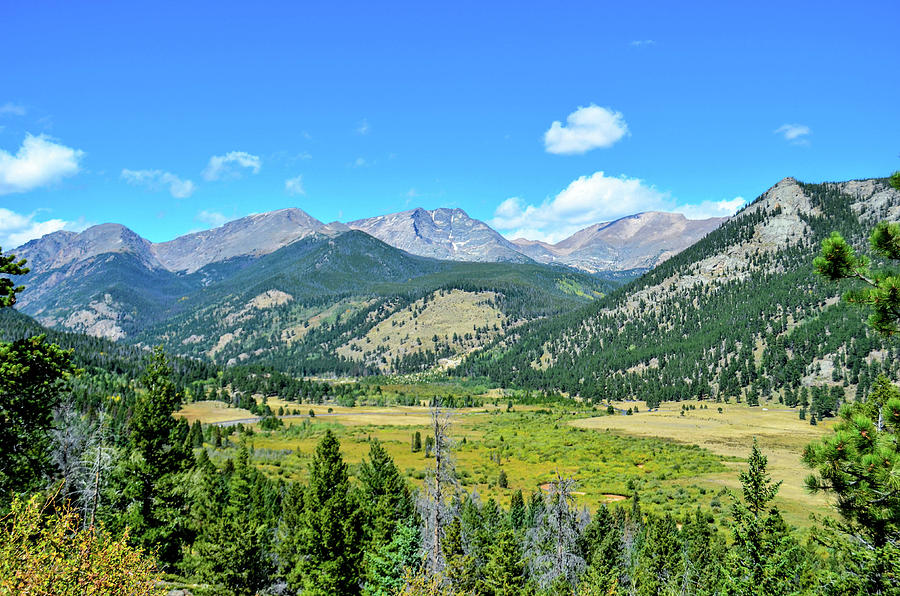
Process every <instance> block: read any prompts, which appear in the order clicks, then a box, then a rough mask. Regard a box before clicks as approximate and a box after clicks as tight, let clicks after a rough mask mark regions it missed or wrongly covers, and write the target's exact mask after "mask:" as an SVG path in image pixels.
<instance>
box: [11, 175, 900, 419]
mask: <svg viewBox="0 0 900 596" xmlns="http://www.w3.org/2000/svg"><path fill="white" fill-rule="evenodd" d="M880 219H892V220H897V219H900V192H897V191H895V190H893V189H891V188H890V187H889V185H887V183H886V182H885V181H884V180H858V181H849V182H840V183H825V184H806V183H802V182H799V181H797V180H795V179H793V178H786V179H784V180H782V181H781V182H779V183H778V184H776V185H775V186H773V187H772V188H771V189H769V190H768V191H767V192H766V193H764V194H763V195H761V196H760V197H759V198H757V199H756V200H755V201H754V202H752V203H751V204H749V205H748V206H746V207H745V208H744V209H742V210H741V211H740V212H739V213H738V214H737V215H735V216H734V217H732V218H730V219H728V220H727V221H724V222H723V221H721V220H705V221H691V220H687V219H685V218H684V217H683V216H680V215H674V214H665V213H642V214H637V215H635V216H631V217H627V218H622V219H620V220H617V221H614V222H609V223H603V224H597V225H594V226H590V227H588V228H586V229H584V230H582V231H580V232H578V233H576V234H574V235H573V236H572V237H570V238H568V239H566V240H564V241H562V242H559V243H557V244H555V245H551V244H543V243H537V242H529V241H524V240H517V241H515V242H509V241H507V240H505V239H504V238H503V237H502V236H501V235H499V234H497V233H496V232H494V231H493V230H491V229H490V227H489V226H487V225H486V224H484V223H483V222H479V221H477V220H473V219H471V218H469V217H468V216H467V215H466V214H465V213H464V212H463V211H461V210H449V209H445V210H435V211H433V212H429V211H425V210H412V211H407V212H403V213H398V214H394V215H389V216H384V217H380V218H372V219H368V220H360V221H355V222H351V223H350V224H349V225H343V224H337V223H333V224H324V223H322V222H319V221H318V220H315V219H314V218H312V217H310V216H308V215H307V214H305V213H304V212H303V211H301V210H299V209H285V210H280V211H274V212H271V213H265V214H259V215H252V216H249V217H246V218H242V219H240V220H236V221H234V222H230V223H228V224H226V225H224V226H222V227H219V228H215V229H213V230H209V231H205V232H198V233H195V234H189V235H187V236H182V237H180V238H176V239H174V240H172V241H169V242H165V243H159V244H154V243H151V242H148V241H147V240H145V239H143V238H141V237H140V236H138V235H137V234H135V233H134V232H132V231H131V230H129V229H128V228H125V227H124V226H121V225H117V224H103V225H100V226H94V227H92V228H89V229H87V230H85V231H84V232H82V233H80V234H76V233H72V232H56V233H54V234H50V235H48V236H45V237H44V238H41V239H38V240H34V241H31V242H29V243H27V244H26V245H24V246H22V247H20V248H18V249H16V250H15V251H13V252H14V253H15V254H16V255H17V256H20V257H24V258H27V259H28V261H29V266H30V267H31V268H32V270H31V273H29V274H28V275H27V276H25V279H24V280H23V281H22V283H23V284H24V285H25V286H26V290H25V291H24V292H23V293H22V294H21V295H20V299H19V303H18V308H19V309H20V310H21V311H22V312H24V313H27V314H29V315H32V316H34V317H35V318H36V319H37V320H38V321H40V322H41V323H43V324H45V325H48V326H51V327H55V328H59V329H65V330H71V331H78V332H84V333H88V334H91V335H95V336H101V337H106V338H110V339H115V340H121V341H124V342H128V343H132V344H137V345H155V344H164V345H165V346H166V347H167V349H169V350H170V351H171V352H172V353H174V354H178V355H182V356H187V357H192V358H200V359H211V360H213V361H215V362H218V363H221V364H235V363H241V362H259V363H264V364H268V365H271V366H274V367H277V368H279V369H281V370H285V371H287V372H292V373H295V374H372V373H392V372H415V371H421V370H428V369H431V368H434V367H436V366H439V367H447V368H448V369H452V370H453V372H454V374H462V375H472V376H479V377H490V378H491V379H493V380H494V381H496V382H498V383H500V384H502V385H508V386H517V385H518V386H526V387H534V388H540V389H543V390H556V391H562V392H564V393H567V394H570V395H581V396H584V397H587V398H589V399H596V398H598V397H601V396H602V397H614V398H622V399H630V398H634V397H638V396H641V398H642V399H643V398H645V397H647V398H650V401H653V400H668V399H679V398H680V397H683V396H686V395H697V394H698V392H699V393H700V394H708V395H720V396H722V395H723V396H726V397H737V398H740V399H752V398H753V396H754V395H759V394H761V393H763V392H777V393H778V394H779V396H780V397H781V398H782V399H785V400H788V401H790V400H794V399H797V395H799V393H798V391H799V389H800V388H802V387H811V386H819V385H823V386H830V387H836V388H838V389H836V391H842V392H844V393H845V394H848V395H849V394H850V393H852V392H853V391H859V390H860V388H863V389H865V388H866V387H867V386H868V385H869V384H871V381H872V379H874V377H875V376H876V375H877V374H878V373H879V372H889V373H891V374H895V373H898V372H900V371H897V370H894V369H895V368H896V367H897V364H895V363H896V362H898V361H900V360H898V358H896V353H895V352H896V350H895V349H894V348H892V347H891V346H889V345H886V344H885V343H884V342H883V341H882V340H881V339H880V338H878V337H873V336H872V335H871V334H870V333H869V332H868V330H867V329H866V328H865V326H864V322H863V318H862V317H860V316H859V315H858V313H848V308H849V307H847V306H846V305H845V304H843V303H841V302H839V301H838V300H837V299H836V298H835V296H836V294H837V293H838V290H839V288H833V287H830V286H827V285H826V284H824V283H822V282H821V281H820V280H819V279H818V278H816V277H815V276H814V275H813V273H812V269H811V262H812V258H813V257H814V256H815V254H816V252H817V251H818V247H819V245H820V243H821V240H822V239H823V238H825V237H826V236H827V235H828V234H830V233H831V232H832V231H834V230H837V231H840V232H841V233H843V234H844V236H845V237H847V238H848V239H850V241H851V242H853V243H854V244H855V245H857V246H858V247H862V248H864V247H865V245H866V236H867V234H868V231H869V230H870V229H871V226H872V225H873V224H874V223H875V222H876V221H878V220H880ZM376 236H381V237H382V238H385V239H387V240H390V241H391V242H390V243H388V242H385V241H382V240H379V239H378V238H377V237H376ZM691 238H699V240H697V241H696V242H693V243H691ZM391 244H395V245H398V246H400V247H402V250H401V248H398V247H397V246H392V245H391ZM679 250H680V252H678V251H679ZM416 253H424V254H425V255H428V256H422V255H421V254H416ZM435 257H440V258H435ZM574 259H579V268H574V267H572V266H571V265H572V261H573V260H574ZM541 261H545V262H541ZM609 267H618V268H620V270H621V269H632V270H637V271H638V272H640V271H642V270H644V269H647V268H649V267H652V268H650V269H649V270H648V271H647V272H646V273H644V274H642V275H640V277H637V278H634V279H633V280H632V281H629V282H627V283H624V284H622V283H620V282H619V281H614V280H609V279H604V277H603V276H600V275H596V274H589V273H587V272H586V271H585V269H591V270H596V271H604V272H606V273H608V272H609V271H610V269H608V268H609ZM860 363H862V364H860Z"/></svg>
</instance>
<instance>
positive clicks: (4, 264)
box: [0, 248, 29, 308]
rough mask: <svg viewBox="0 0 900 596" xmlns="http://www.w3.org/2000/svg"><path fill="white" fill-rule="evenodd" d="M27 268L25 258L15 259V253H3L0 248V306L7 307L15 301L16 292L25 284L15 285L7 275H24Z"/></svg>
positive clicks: (23, 287)
mask: <svg viewBox="0 0 900 596" xmlns="http://www.w3.org/2000/svg"><path fill="white" fill-rule="evenodd" d="M28 271H29V269H28V268H27V267H26V266H25V259H21V260H19V261H16V255H5V256H4V254H3V248H0V276H2V277H0V308H7V307H9V306H13V305H14V304H15V303H16V294H18V293H19V292H21V291H22V290H24V289H25V286H17V285H16V284H15V282H13V280H12V279H11V278H9V277H6V276H7V275H25V274H26V273H28Z"/></svg>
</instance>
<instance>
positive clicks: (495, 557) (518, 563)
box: [482, 529, 526, 596]
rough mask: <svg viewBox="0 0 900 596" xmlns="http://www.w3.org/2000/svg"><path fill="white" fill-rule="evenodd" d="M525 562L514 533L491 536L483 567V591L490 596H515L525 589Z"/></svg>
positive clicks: (507, 531) (509, 531)
mask: <svg viewBox="0 0 900 596" xmlns="http://www.w3.org/2000/svg"><path fill="white" fill-rule="evenodd" d="M525 580H526V577H525V562H524V560H523V557H522V551H521V548H520V546H519V542H518V540H517V539H516V535H515V532H513V531H512V530H509V529H506V530H500V531H499V532H496V533H495V534H494V535H493V536H492V540H491V546H490V548H489V549H488V552H487V562H486V563H485V565H484V582H483V585H484V589H483V590H482V593H484V594H489V595H491V596H517V595H518V594H521V593H522V591H523V588H524V587H525Z"/></svg>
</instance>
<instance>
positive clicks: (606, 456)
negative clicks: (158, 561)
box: [179, 387, 828, 527]
mask: <svg viewBox="0 0 900 596" xmlns="http://www.w3.org/2000/svg"><path fill="white" fill-rule="evenodd" d="M395 389H396V388H395ZM406 389H407V390H408V391H410V393H409V394H415V391H416V390H415V389H411V388H409V387H407V388H406ZM486 398H487V399H491V400H496V402H497V403H496V404H495V403H489V404H486V405H485V406H483V407H478V408H465V409H459V410H455V411H454V413H453V425H452V428H451V437H452V439H453V442H454V446H453V454H454V458H455V461H456V466H457V472H458V476H459V479H460V484H461V487H462V488H463V489H465V490H467V491H473V490H474V491H477V492H478V494H479V495H480V496H481V498H482V499H483V500H487V499H490V498H493V499H495V500H497V501H498V502H500V503H502V504H504V505H506V504H508V502H509V499H510V496H511V495H512V493H513V492H514V491H516V490H518V489H521V490H522V492H523V493H524V494H525V495H526V499H527V498H528V495H529V494H530V493H532V492H537V491H540V490H541V488H540V487H541V485H543V484H546V483H547V482H549V481H550V480H552V479H553V478H554V477H555V476H556V474H557V473H559V474H561V475H563V476H571V477H573V478H574V479H575V480H576V481H577V483H578V488H577V491H578V493H579V494H578V500H579V504H580V505H583V506H586V507H588V508H590V509H591V510H593V509H595V508H596V507H597V506H598V505H599V504H601V503H604V502H621V501H622V500H623V497H626V498H628V501H627V502H626V505H627V506H630V503H631V497H632V495H634V494H635V492H637V493H638V494H639V495H640V500H641V505H642V507H644V508H645V509H648V510H651V511H658V512H671V513H672V514H674V515H676V516H684V515H686V514H687V513H688V512H690V511H693V510H694V509H695V508H696V507H697V506H698V505H700V506H702V507H704V508H706V509H708V510H710V511H712V512H713V514H714V515H715V516H716V517H718V518H719V519H720V520H721V521H723V522H724V520H726V519H727V515H728V511H729V509H730V504H731V503H732V497H731V496H730V494H731V493H733V492H734V491H736V490H737V489H739V486H740V484H739V481H738V472H739V471H740V470H741V469H742V466H743V465H744V463H743V462H744V459H745V458H746V455H747V453H748V452H749V449H750V445H751V443H752V441H753V438H754V437H756V438H757V440H758V442H759V445H760V447H761V449H762V450H763V452H764V453H765V454H766V455H767V456H768V458H769V469H770V472H771V474H772V476H773V478H774V479H775V480H781V481H783V484H782V487H781V490H780V493H779V497H778V499H777V500H776V504H777V505H778V506H779V508H780V509H781V510H782V511H783V513H784V514H785V517H786V519H787V520H788V521H789V522H790V523H792V524H794V525H797V526H801V527H803V526H807V525H809V514H810V513H811V512H815V513H821V514H825V513H827V512H828V505H827V502H826V501H825V500H824V499H823V498H820V497H814V496H811V495H809V494H808V493H806V492H805V490H804V489H803V478H804V477H805V475H806V474H808V473H809V471H808V470H807V469H806V468H805V467H804V466H803V464H802V463H801V461H800V455H801V453H802V450H803V447H804V446H805V445H806V444H807V443H808V442H809V441H811V440H813V439H815V438H816V437H819V436H821V435H822V434H823V433H824V432H827V430H828V423H827V422H826V423H821V424H819V425H818V426H810V425H809V423H808V422H807V421H803V420H799V419H798V416H797V412H796V411H795V410H791V409H788V408H784V407H781V406H768V407H767V406H763V407H757V408H748V407H747V406H745V405H742V404H714V403H705V404H704V405H706V406H708V409H700V405H701V404H700V402H685V405H688V406H690V405H694V406H695V408H697V409H694V410H688V411H686V412H685V415H683V416H682V415H681V406H682V403H678V404H664V405H663V407H662V408H661V409H660V410H658V411H653V412H647V411H645V410H644V409H643V407H642V406H643V404H642V403H639V404H638V405H639V407H640V411H639V412H638V413H637V414H635V415H632V416H623V415H606V413H605V409H600V408H598V410H593V409H586V408H583V407H581V406H579V405H577V404H574V403H573V404H572V406H571V407H562V406H559V405H557V406H522V405H515V406H514V407H513V409H512V411H507V407H506V404H505V401H503V400H500V399H497V394H496V392H494V393H492V394H491V395H490V396H486ZM267 403H268V404H269V406H270V407H272V408H273V409H274V410H277V409H278V408H279V407H283V408H285V410H286V411H287V412H288V413H291V412H293V411H295V410H296V411H297V412H298V413H299V414H301V415H302V417H291V418H284V419H283V421H284V423H285V428H284V429H281V430H276V431H271V432H263V431H260V430H259V429H258V428H256V426H255V425H250V426H252V427H253V428H254V431H253V433H252V434H240V433H237V432H235V433H234V434H232V435H231V436H230V437H229V442H228V443H227V446H226V447H225V448H223V449H221V450H219V451H218V453H216V452H213V453H212V456H213V458H214V459H215V458H216V456H217V455H218V457H226V456H229V455H230V452H231V451H232V450H233V449H235V448H236V447H237V445H238V444H240V443H241V442H242V441H243V442H246V444H247V445H248V446H249V447H252V448H253V461H254V462H255V463H256V465H257V466H259V467H260V468H261V469H262V470H264V471H265V472H266V473H267V474H269V475H270V476H272V477H274V478H283V479H285V480H288V479H289V480H302V479H304V478H305V477H306V475H307V473H308V467H309V463H310V461H311V459H312V454H313V452H314V450H315V446H316V443H317V442H318V441H319V439H320V438H321V436H322V434H323V433H324V432H325V430H326V429H329V428H330V429H332V431H333V432H334V433H335V434H336V435H337V436H338V438H339V439H340V441H341V449H342V452H343V455H344V459H345V461H347V462H348V464H349V465H350V472H351V474H355V471H356V467H357V466H358V464H359V463H360V461H362V459H363V458H364V457H365V456H366V455H367V453H368V451H369V441H370V440H372V439H376V438H377V439H378V440H379V441H381V442H382V444H384V446H385V447H386V448H387V450H388V451H389V452H390V454H391V456H392V457H393V458H394V461H395V462H396V464H397V467H398V468H399V469H400V470H401V472H403V473H404V474H405V475H406V476H407V478H408V480H409V481H410V482H411V483H412V484H413V485H415V486H419V485H421V482H422V479H423V478H424V476H425V470H426V468H427V467H428V466H429V465H431V459H429V458H426V456H425V453H424V448H423V450H422V451H419V452H413V451H412V448H411V447H412V437H413V434H414V433H415V432H416V431H418V432H419V433H421V436H422V442H423V444H424V442H425V439H426V437H427V436H428V433H429V430H430V429H429V422H430V414H429V410H428V408H426V407H424V406H386V407H374V406H360V407H353V408H349V407H341V406H336V405H327V404H326V405H312V406H311V405H308V404H296V403H288V402H284V401H282V400H279V399H277V398H269V399H268V400H267ZM616 405H617V406H618V407H620V408H623V409H626V408H628V407H631V406H633V405H634V404H627V403H626V404H616ZM719 406H721V407H722V408H723V412H722V413H719V412H718V411H717V408H718V407H719ZM310 409H312V410H313V411H314V412H315V416H314V417H312V418H310V417H309V416H308V412H309V410H310ZM179 414H180V415H184V416H185V417H186V418H188V419H189V420H195V419H199V420H201V421H203V422H209V423H222V422H225V421H227V420H236V419H242V418H250V417H251V415H250V413H249V412H247V411H246V410H237V409H234V408H227V407H226V406H225V405H224V404H222V403H221V402H209V401H207V402H197V403H192V404H187V405H186V406H185V407H184V409H183V410H182V411H181V412H179ZM229 414H230V416H229ZM501 470H503V471H504V472H505V474H506V477H507V481H508V486H507V487H506V488H504V487H501V486H500V483H499V477H500V471H501Z"/></svg>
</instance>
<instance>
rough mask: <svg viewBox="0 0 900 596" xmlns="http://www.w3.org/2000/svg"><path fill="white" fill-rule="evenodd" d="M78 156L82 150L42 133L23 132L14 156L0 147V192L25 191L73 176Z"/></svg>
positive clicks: (2, 193)
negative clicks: (20, 143)
mask: <svg viewBox="0 0 900 596" xmlns="http://www.w3.org/2000/svg"><path fill="white" fill-rule="evenodd" d="M82 157H84V151H80V150H78V149H72V148H71V147H66V146H65V145H61V144H59V143H56V142H54V141H53V140H52V139H51V138H50V137H48V136H46V135H39V136H34V135H32V134H26V135H25V140H24V141H22V146H21V147H20V148H19V150H18V152H16V154H15V155H13V154H11V153H7V152H6V151H3V150H2V149H0V195H4V194H10V193H15V192H27V191H29V190H33V189H35V188H38V187H41V186H47V185H50V184H54V183H56V182H59V181H60V180H62V179H63V178H65V177H66V176H73V175H75V174H77V173H78V171H79V170H80V169H81V166H80V164H79V161H80V160H81V158H82Z"/></svg>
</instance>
